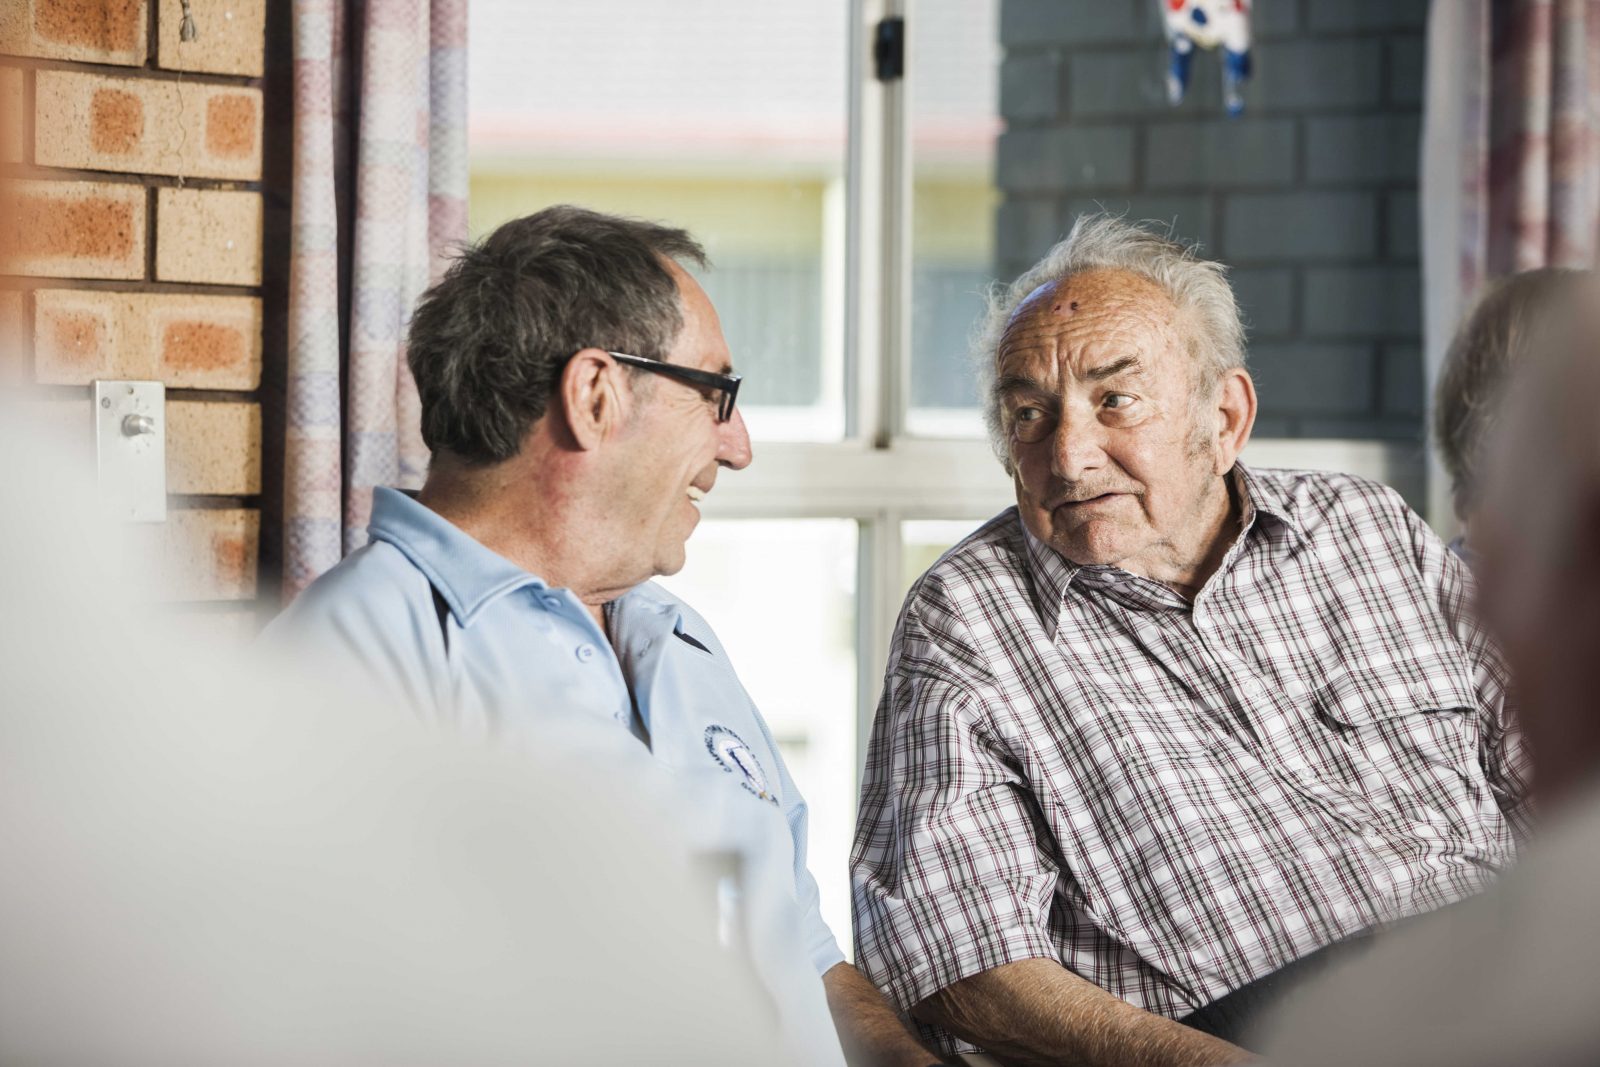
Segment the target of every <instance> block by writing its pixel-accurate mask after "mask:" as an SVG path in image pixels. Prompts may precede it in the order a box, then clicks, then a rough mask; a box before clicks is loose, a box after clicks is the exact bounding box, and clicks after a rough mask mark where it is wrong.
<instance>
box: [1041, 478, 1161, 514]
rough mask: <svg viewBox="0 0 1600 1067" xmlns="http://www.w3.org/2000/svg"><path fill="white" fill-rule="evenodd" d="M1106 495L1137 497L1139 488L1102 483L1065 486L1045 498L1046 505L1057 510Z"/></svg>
mask: <svg viewBox="0 0 1600 1067" xmlns="http://www.w3.org/2000/svg"><path fill="white" fill-rule="evenodd" d="M1107 493H1126V494H1130V495H1135V496H1136V495H1138V493H1139V488H1138V487H1137V486H1132V485H1123V484H1119V483H1111V482H1102V483H1100V484H1096V485H1067V486H1063V487H1062V488H1061V489H1059V490H1058V491H1056V492H1054V493H1052V494H1050V496H1048V497H1047V498H1046V503H1047V505H1048V506H1049V507H1051V508H1058V507H1060V506H1061V505H1063V504H1081V503H1083V502H1084V501H1085V500H1093V499H1094V498H1095V497H1097V496H1105V495H1106V494H1107Z"/></svg>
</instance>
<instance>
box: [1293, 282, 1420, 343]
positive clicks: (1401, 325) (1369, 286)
mask: <svg viewBox="0 0 1600 1067" xmlns="http://www.w3.org/2000/svg"><path fill="white" fill-rule="evenodd" d="M1301 300H1302V303H1301V317H1300V321H1301V323H1302V324H1303V326H1304V329H1305V332H1306V334H1308V335H1309V336H1313V337H1372V338H1385V339H1390V338H1392V339H1402V338H1404V339H1410V338H1416V337H1421V336H1422V272H1421V271H1420V270H1419V269H1418V268H1416V267H1415V266H1410V267H1314V268H1311V269H1310V270H1308V271H1307V272H1306V283H1305V288H1304V290H1303V291H1302V293H1301Z"/></svg>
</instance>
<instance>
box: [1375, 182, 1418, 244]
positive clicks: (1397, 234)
mask: <svg viewBox="0 0 1600 1067" xmlns="http://www.w3.org/2000/svg"><path fill="white" fill-rule="evenodd" d="M1421 247H1422V222H1421V220H1420V219H1419V218H1418V215H1417V193H1416V191H1415V190H1406V191H1403V192H1398V193H1390V194H1389V195H1388V196H1387V197H1386V198H1385V199H1384V212H1383V251H1384V254H1385V255H1386V256H1388V257H1389V258H1390V259H1398V260H1406V261H1411V260H1415V259H1416V258H1417V257H1418V256H1419V255H1420V254H1421V251H1420V250H1421Z"/></svg>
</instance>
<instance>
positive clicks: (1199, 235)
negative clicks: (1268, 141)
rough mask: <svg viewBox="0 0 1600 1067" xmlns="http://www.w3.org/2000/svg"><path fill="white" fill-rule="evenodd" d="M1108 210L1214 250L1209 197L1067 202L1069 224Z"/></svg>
mask: <svg viewBox="0 0 1600 1067" xmlns="http://www.w3.org/2000/svg"><path fill="white" fill-rule="evenodd" d="M1097 211H1105V212H1109V213H1110V214H1113V215H1120V216H1122V217H1123V218H1125V219H1131V220H1133V221H1135V222H1157V223H1160V224H1161V225H1162V227H1165V228H1168V229H1170V230H1171V233H1172V236H1174V237H1176V238H1178V239H1180V240H1183V241H1188V242H1190V243H1198V244H1201V245H1203V246H1205V247H1207V248H1209V247H1211V245H1212V242H1213V237H1214V234H1215V228H1214V226H1213V221H1214V220H1213V218H1212V215H1213V212H1212V210H1211V200H1210V198H1209V197H1205V196H1162V195H1161V194H1159V193H1156V194H1153V195H1151V194H1144V193H1138V194H1135V195H1133V196H1104V197H1081V198H1078V199H1073V200H1069V201H1067V221H1068V223H1069V225H1070V223H1071V221H1072V220H1073V219H1075V218H1077V217H1078V216H1079V215H1087V214H1090V213H1092V212H1097Z"/></svg>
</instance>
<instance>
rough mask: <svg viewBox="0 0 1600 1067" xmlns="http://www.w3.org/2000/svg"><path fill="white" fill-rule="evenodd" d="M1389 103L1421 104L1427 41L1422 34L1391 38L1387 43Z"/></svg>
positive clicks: (1425, 82)
mask: <svg viewBox="0 0 1600 1067" xmlns="http://www.w3.org/2000/svg"><path fill="white" fill-rule="evenodd" d="M1384 57H1385V62H1386V64H1387V68H1388V69H1387V76H1388V80H1389V102H1390V103H1391V104H1400V105H1402V106H1409V107H1421V106H1422V98H1423V95H1424V92H1425V89H1426V85H1427V63H1428V49H1427V44H1426V42H1425V41H1424V39H1423V38H1422V37H1421V36H1420V35H1411V34H1408V35H1405V36H1402V37H1391V38H1389V41H1388V43H1387V44H1385V45H1384Z"/></svg>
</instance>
